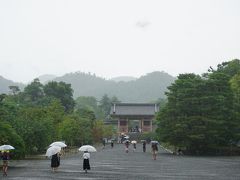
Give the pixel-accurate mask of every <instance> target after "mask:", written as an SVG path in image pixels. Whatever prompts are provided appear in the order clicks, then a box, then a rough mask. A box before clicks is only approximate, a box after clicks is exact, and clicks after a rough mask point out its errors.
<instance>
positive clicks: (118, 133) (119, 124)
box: [118, 119, 121, 134]
mask: <svg viewBox="0 0 240 180" xmlns="http://www.w3.org/2000/svg"><path fill="white" fill-rule="evenodd" d="M120 131H121V130H120V119H118V134H119V133H120Z"/></svg>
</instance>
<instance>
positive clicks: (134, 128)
mask: <svg viewBox="0 0 240 180" xmlns="http://www.w3.org/2000/svg"><path fill="white" fill-rule="evenodd" d="M128 132H141V121H140V120H131V121H129V125H128Z"/></svg>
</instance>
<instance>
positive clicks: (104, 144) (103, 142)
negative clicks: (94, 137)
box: [102, 139, 106, 149]
mask: <svg viewBox="0 0 240 180" xmlns="http://www.w3.org/2000/svg"><path fill="white" fill-rule="evenodd" d="M102 144H103V149H104V148H105V146H106V141H105V139H103V140H102Z"/></svg>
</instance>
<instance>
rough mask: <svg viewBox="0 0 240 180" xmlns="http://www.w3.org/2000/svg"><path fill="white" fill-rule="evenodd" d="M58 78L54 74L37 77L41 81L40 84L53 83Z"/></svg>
mask: <svg viewBox="0 0 240 180" xmlns="http://www.w3.org/2000/svg"><path fill="white" fill-rule="evenodd" d="M56 77H57V76H55V75H52V74H44V75H41V76H39V77H37V78H38V79H39V80H40V82H41V83H42V84H45V83H47V82H48V81H52V80H53V79H55V78H56Z"/></svg>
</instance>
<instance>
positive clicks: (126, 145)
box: [125, 140, 129, 153]
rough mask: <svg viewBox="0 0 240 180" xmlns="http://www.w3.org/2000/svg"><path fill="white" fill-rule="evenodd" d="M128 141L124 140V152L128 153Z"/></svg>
mask: <svg viewBox="0 0 240 180" xmlns="http://www.w3.org/2000/svg"><path fill="white" fill-rule="evenodd" d="M128 147H129V141H128V140H126V142H125V152H126V153H128Z"/></svg>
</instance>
